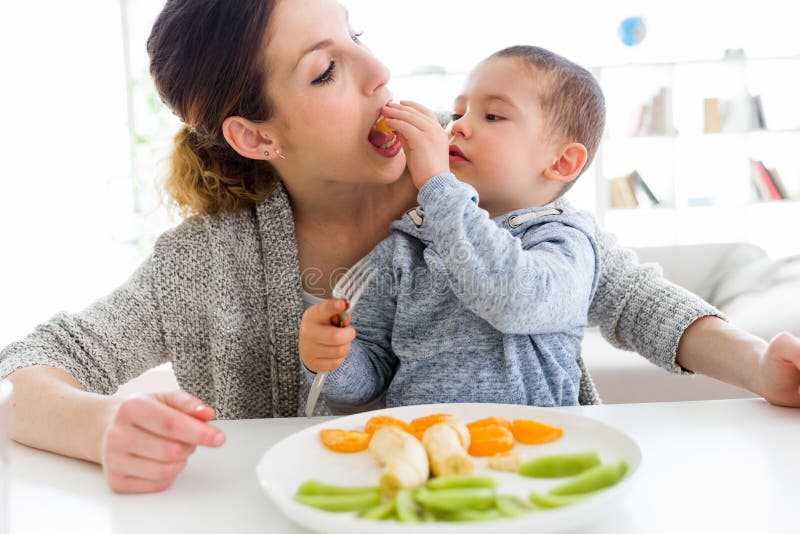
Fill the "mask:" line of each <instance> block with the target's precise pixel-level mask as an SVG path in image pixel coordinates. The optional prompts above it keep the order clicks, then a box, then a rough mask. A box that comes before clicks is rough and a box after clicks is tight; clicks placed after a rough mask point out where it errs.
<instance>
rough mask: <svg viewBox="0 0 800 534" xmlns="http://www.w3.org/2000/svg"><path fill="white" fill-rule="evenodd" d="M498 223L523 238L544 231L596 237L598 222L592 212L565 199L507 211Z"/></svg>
mask: <svg viewBox="0 0 800 534" xmlns="http://www.w3.org/2000/svg"><path fill="white" fill-rule="evenodd" d="M498 224H501V225H502V226H503V227H505V228H507V229H508V230H509V231H510V232H511V233H512V234H513V235H515V236H518V237H520V238H522V239H523V240H525V239H526V238H530V237H531V236H532V235H536V234H539V235H541V234H542V233H544V232H546V233H548V234H552V233H555V234H558V233H569V234H571V233H575V231H577V232H580V233H582V234H585V235H586V236H587V237H590V238H591V239H594V235H595V233H596V231H597V224H596V222H595V219H594V217H593V216H592V214H591V213H589V212H587V211H584V210H579V209H577V208H575V207H573V206H572V205H571V204H570V203H569V202H567V201H566V200H563V199H559V200H557V201H556V202H554V203H552V204H549V205H547V206H540V207H531V208H525V209H521V210H516V211H513V212H510V213H507V214H505V215H503V216H502V218H501V220H499V221H498Z"/></svg>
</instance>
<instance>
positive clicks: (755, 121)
mask: <svg viewBox="0 0 800 534" xmlns="http://www.w3.org/2000/svg"><path fill="white" fill-rule="evenodd" d="M766 127H767V123H766V120H765V118H764V106H763V104H762V100H761V96H760V95H750V94H749V93H743V94H741V95H739V96H738V97H737V98H734V99H729V100H726V99H721V98H716V97H711V98H705V99H704V100H703V132H704V133H720V132H726V133H741V132H750V131H753V130H762V129H765V128H766Z"/></svg>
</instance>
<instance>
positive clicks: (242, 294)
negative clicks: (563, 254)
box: [0, 184, 718, 419]
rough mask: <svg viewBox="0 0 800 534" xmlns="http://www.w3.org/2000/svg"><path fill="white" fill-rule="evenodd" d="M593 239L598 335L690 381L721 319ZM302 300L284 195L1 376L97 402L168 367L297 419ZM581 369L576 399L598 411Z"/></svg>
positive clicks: (213, 220) (606, 239) (186, 384)
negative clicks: (686, 348)
mask: <svg viewBox="0 0 800 534" xmlns="http://www.w3.org/2000/svg"><path fill="white" fill-rule="evenodd" d="M597 238H598V239H597V241H598V243H599V245H600V252H601V262H602V263H601V275H600V281H599V285H598V287H597V292H596V294H595V297H594V300H593V301H592V304H591V307H590V310H589V322H590V324H592V325H599V326H600V329H601V331H602V334H603V336H604V337H605V338H606V339H607V340H608V341H610V342H611V343H612V344H613V345H615V346H617V347H621V348H624V349H628V350H635V351H637V352H639V353H640V354H642V355H643V356H644V357H645V358H647V359H648V360H650V361H651V362H653V363H654V364H656V365H659V366H660V367H663V368H665V369H667V370H668V371H671V372H675V373H681V372H686V371H684V370H683V369H681V368H680V366H678V365H677V364H676V363H675V354H676V350H677V346H678V341H679V340H680V337H681V335H682V334H683V331H684V330H685V329H686V328H687V326H689V325H690V324H691V323H692V322H693V321H695V320H696V319H698V318H700V317H703V316H705V315H717V314H718V312H717V311H716V310H715V309H714V308H713V307H712V306H710V305H709V304H707V303H705V302H704V301H702V300H701V299H700V298H698V297H697V296H695V295H693V294H692V293H690V292H688V291H686V290H684V289H682V288H679V287H677V286H675V285H673V284H671V283H670V282H668V281H667V280H665V279H664V278H663V277H662V275H661V271H660V270H659V268H658V267H657V266H655V265H640V264H639V263H638V261H637V259H636V256H635V254H634V253H633V252H632V251H630V250H626V249H623V248H619V247H618V246H617V245H616V243H615V241H614V239H613V237H612V236H610V235H609V234H605V233H602V232H600V233H598V236H597ZM301 290H302V287H301V283H300V273H299V267H298V260H297V242H296V239H295V233H294V220H293V216H292V210H291V207H290V204H289V198H288V196H287V194H286V190H285V189H284V188H283V187H282V186H281V185H280V184H278V185H277V186H276V187H275V188H274V189H273V191H272V193H271V194H270V196H269V197H268V198H267V199H266V200H265V201H264V202H262V203H261V204H259V205H258V206H256V207H255V208H254V209H252V210H248V211H241V212H236V213H220V214H215V215H200V216H195V217H192V218H190V219H188V220H186V221H184V222H183V223H182V224H181V225H179V226H178V227H177V228H175V229H172V230H170V231H168V232H166V233H164V234H163V235H162V236H161V237H160V238H159V239H158V241H157V242H156V245H155V248H154V250H153V253H152V254H151V255H150V257H149V258H148V259H147V260H146V261H145V262H144V263H143V264H142V265H141V266H140V267H139V269H138V270H137V271H136V272H135V273H134V274H133V276H132V277H131V278H130V279H129V280H128V281H127V282H126V283H125V284H124V285H123V286H121V287H120V288H118V289H117V290H115V291H114V292H113V293H111V294H110V295H108V296H107V297H105V298H103V299H101V300H98V301H96V302H95V303H94V304H92V305H91V306H90V307H89V308H87V309H86V310H84V311H83V312H81V313H78V314H64V313H61V314H58V315H56V316H55V317H53V318H52V319H50V320H49V321H47V322H45V323H43V324H41V325H39V326H38V327H37V328H36V329H35V330H34V331H33V332H32V333H31V334H30V335H28V336H27V337H26V338H24V339H23V340H21V341H18V342H16V343H13V344H11V345H9V346H8V347H6V348H5V349H4V350H3V351H2V352H0V376H3V377H4V376H7V375H9V374H10V373H12V372H13V371H15V370H16V369H19V368H22V367H26V366H31V365H39V364H41V365H49V366H53V367H57V368H60V369H63V370H65V371H67V372H68V373H70V374H71V375H72V376H74V377H75V378H76V379H77V380H78V381H79V382H80V384H81V385H82V386H83V388H84V389H86V390H87V391H93V392H97V393H101V394H111V393H114V392H115V391H116V389H117V388H118V387H119V386H120V385H121V384H123V383H125V382H126V381H128V380H130V379H131V378H134V377H136V376H138V375H139V374H141V373H143V372H144V371H146V370H147V369H149V368H151V367H153V366H155V365H158V364H160V363H163V362H167V361H170V362H172V366H173V369H174V372H175V375H176V378H177V380H178V383H179V384H180V386H181V387H182V388H183V389H185V390H186V391H188V392H190V393H192V394H194V395H197V396H198V397H199V398H200V399H202V400H203V401H204V402H206V403H207V404H208V405H209V406H213V407H214V408H216V410H217V415H218V417H219V418H220V419H240V418H261V417H291V416H296V415H299V414H300V413H301V406H302V404H303V402H302V401H303V399H304V398H305V395H306V386H305V380H304V378H303V375H302V373H301V363H300V359H299V357H298V354H297V338H298V328H299V324H300V317H301V314H302V309H303V307H302V300H301ZM580 364H581V369H582V371H583V377H584V379H583V380H582V383H581V391H580V396H579V400H580V402H581V404H595V403H598V402H599V396H598V395H597V391H596V390H595V388H594V384H593V383H592V381H591V378H590V377H589V376H588V374H587V373H586V370H585V367H584V366H583V362H582V361H581V362H580ZM326 412H327V410H326V407H325V406H324V405H323V403H320V408H319V413H326Z"/></svg>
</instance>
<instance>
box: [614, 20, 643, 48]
mask: <svg viewBox="0 0 800 534" xmlns="http://www.w3.org/2000/svg"><path fill="white" fill-rule="evenodd" d="M646 35H647V25H646V24H645V22H644V18H642V17H628V18H626V19H624V20H623V21H622V22H620V23H619V28H618V29H617V36H618V37H619V40H620V41H622V44H624V45H625V46H636V45H638V44H640V43H641V42H642V41H644V38H645V36H646Z"/></svg>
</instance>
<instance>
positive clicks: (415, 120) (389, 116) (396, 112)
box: [383, 105, 430, 132]
mask: <svg viewBox="0 0 800 534" xmlns="http://www.w3.org/2000/svg"><path fill="white" fill-rule="evenodd" d="M383 116H384V117H385V118H386V120H387V122H386V125H387V126H391V125H392V124H395V125H400V122H405V123H407V124H410V125H412V126H414V127H415V128H416V129H417V130H420V131H423V132H424V131H426V130H428V129H429V128H430V120H428V118H427V117H425V116H424V115H423V114H421V113H420V112H418V111H417V110H415V109H413V108H403V107H402V106H399V105H394V106H392V107H386V110H385V111H384V114H383ZM389 121H391V122H389ZM398 121H399V122H398ZM391 127H392V128H394V126H391Z"/></svg>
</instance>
